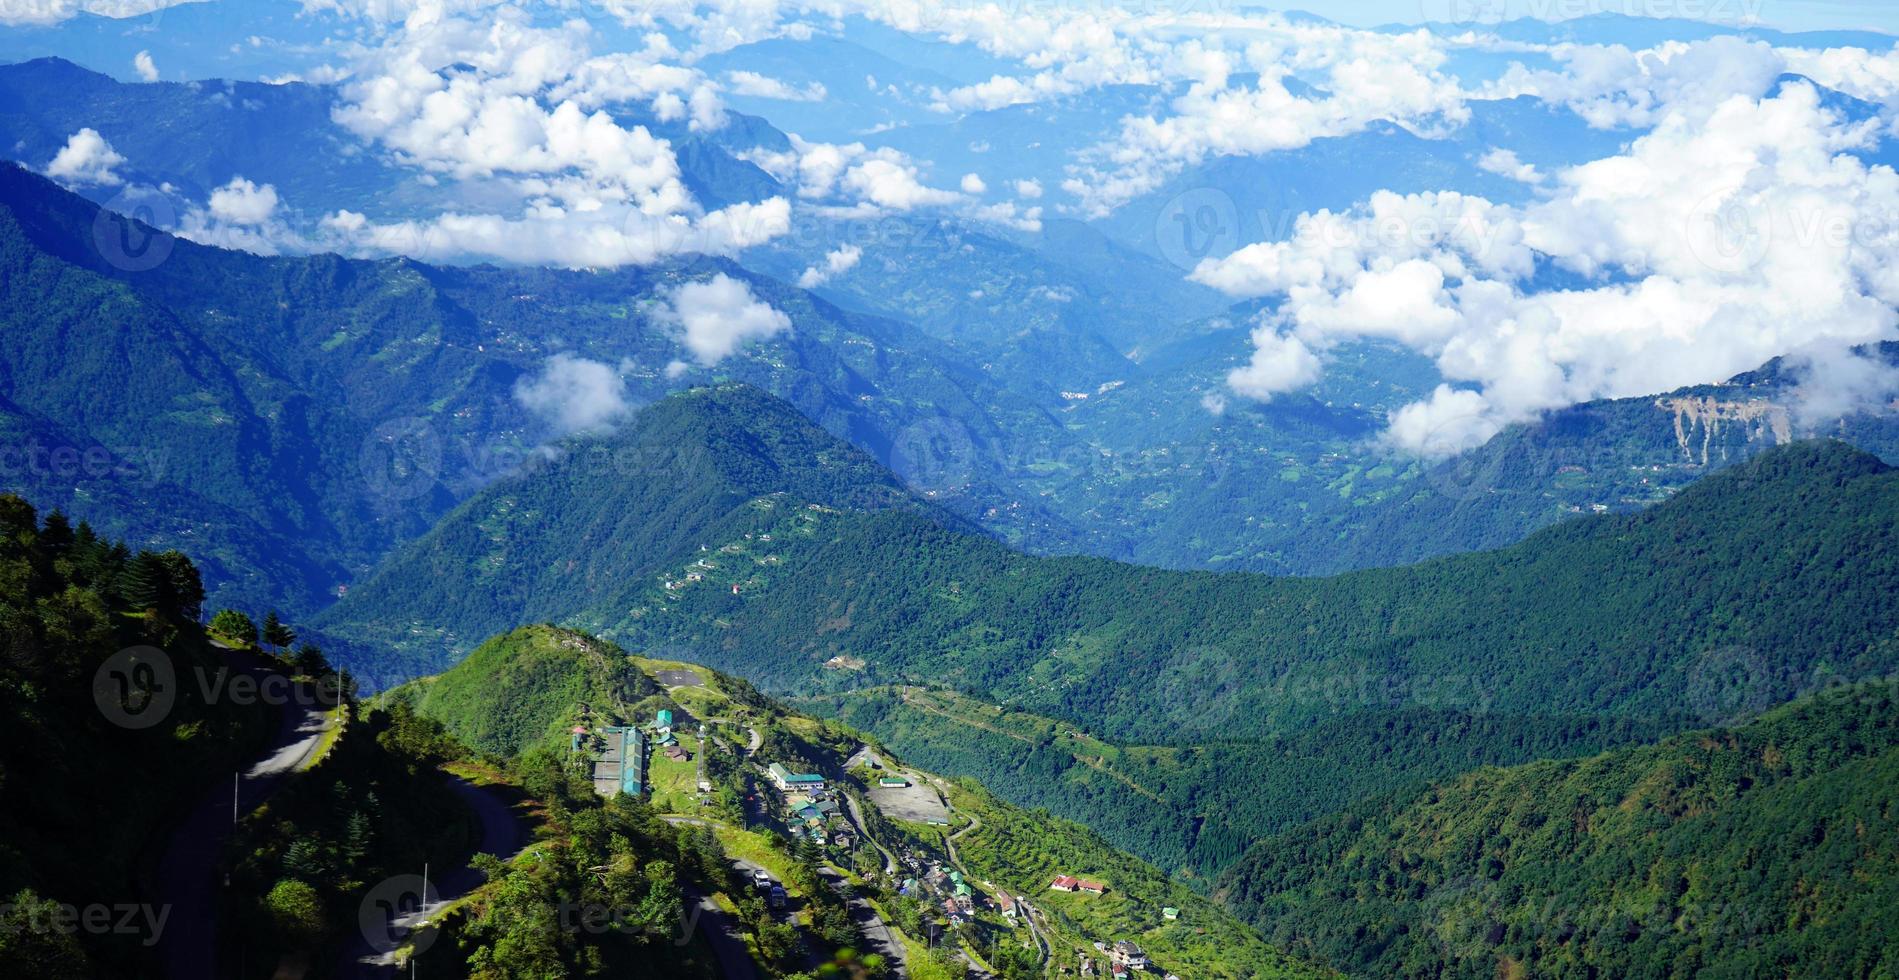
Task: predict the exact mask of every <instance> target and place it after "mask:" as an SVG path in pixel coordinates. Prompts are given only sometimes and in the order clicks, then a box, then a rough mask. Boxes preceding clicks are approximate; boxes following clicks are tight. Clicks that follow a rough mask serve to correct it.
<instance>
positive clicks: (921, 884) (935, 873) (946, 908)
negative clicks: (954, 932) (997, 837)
mask: <svg viewBox="0 0 1899 980" xmlns="http://www.w3.org/2000/svg"><path fill="white" fill-rule="evenodd" d="M911 863H912V864H913V865H914V864H917V863H918V862H916V861H915V859H914V858H912V859H911ZM897 894H899V895H905V896H908V897H910V898H915V899H917V900H918V901H920V902H923V903H924V904H926V905H931V904H935V905H939V906H940V907H941V908H942V910H943V915H944V917H945V918H946V919H948V920H949V924H950V927H951V928H957V927H960V926H962V925H963V924H964V923H966V922H969V921H971V920H973V919H974V918H975V917H976V913H977V912H978V911H979V910H980V909H982V908H983V907H984V906H985V905H986V904H987V903H986V902H985V900H984V897H983V893H982V892H980V891H978V890H976V889H975V888H973V887H971V886H970V884H969V882H968V881H967V880H965V879H964V878H963V873H962V872H961V871H958V870H956V869H955V868H951V867H947V866H945V865H943V864H941V863H939V862H937V861H930V862H928V863H927V864H926V865H924V868H923V870H922V877H921V878H905V879H904V880H903V883H902V884H900V885H899V886H898V887H897ZM1005 903H1006V904H1005ZM995 906H996V908H999V909H1001V910H1002V914H1003V915H1005V916H1008V917H1009V918H1011V919H1013V918H1015V917H1016V915H1017V914H1018V912H1019V909H1018V903H1017V902H1016V900H1015V899H1012V898H1010V897H1009V896H1008V895H1007V894H1006V893H1003V894H1001V895H1000V897H999V899H998V901H997V902H996V903H995Z"/></svg>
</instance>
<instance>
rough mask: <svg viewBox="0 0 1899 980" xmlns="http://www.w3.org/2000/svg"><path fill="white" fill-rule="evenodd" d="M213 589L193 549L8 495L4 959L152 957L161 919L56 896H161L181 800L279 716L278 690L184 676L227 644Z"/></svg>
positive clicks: (65, 969) (1, 759)
mask: <svg viewBox="0 0 1899 980" xmlns="http://www.w3.org/2000/svg"><path fill="white" fill-rule="evenodd" d="M203 599H204V592H203V588H202V586H201V584H200V582H199V578H198V572H197V570H196V568H195V567H194V566H193V565H192V564H191V562H190V561H189V560H188V559H186V558H185V557H184V556H183V555H180V554H178V553H176V552H166V553H154V552H148V551H142V552H133V551H131V550H130V549H128V548H127V547H126V546H125V545H123V544H120V543H117V542H113V541H108V540H105V539H103V538H101V537H100V536H98V535H97V534H96V533H94V531H93V530H92V528H91V527H89V526H87V525H85V524H83V523H81V524H79V525H78V526H76V527H75V526H74V525H72V524H71V523H70V522H68V520H67V519H66V517H65V515H63V514H61V513H59V512H57V511H54V512H51V513H48V514H47V515H46V516H45V518H44V520H42V519H41V518H40V516H39V514H38V513H37V512H36V511H35V510H34V508H33V507H32V506H31V505H29V504H28V503H27V502H26V501H24V500H21V499H20V498H18V497H12V496H0V652H3V653H4V656H0V702H4V704H5V706H6V709H5V710H4V711H0V794H4V799H5V805H4V806H0V902H4V904H5V909H6V911H5V922H4V928H0V962H6V963H8V964H9V965H10V972H13V973H14V974H15V975H24V976H36V977H77V976H92V975H98V976H126V975H131V974H135V973H138V972H140V971H142V970H145V969H149V968H150V966H151V964H152V962H153V960H152V957H153V956H154V955H155V953H154V947H155V946H156V943H157V941H158V939H159V937H160V935H161V933H162V929H163V925H162V924H161V923H158V922H157V921H155V920H154V921H150V922H146V923H143V924H142V925H141V926H140V927H139V928H137V929H128V930H122V931H121V930H112V931H107V932H104V933H95V932H87V933H80V932H77V931H75V930H62V929H58V928H55V927H52V925H53V923H54V922H56V920H55V919H51V918H48V915H50V914H51V913H50V912H49V911H48V910H49V909H50V910H52V911H57V909H58V908H59V907H60V906H66V907H72V908H79V909H84V908H88V907H107V908H114V907H116V908H125V907H141V906H147V905H149V904H150V898H151V896H150V893H149V891H148V890H147V889H146V888H145V887H143V885H142V883H141V878H142V876H143V874H144V873H145V872H146V871H147V870H148V869H149V868H150V863H149V862H151V861H152V860H154V854H153V845H154V844H155V843H160V842H162V840H163V837H162V836H161V835H162V832H163V830H164V828H165V827H166V826H167V825H168V824H169V823H170V822H171V821H172V820H173V819H175V817H176V816H177V814H176V807H177V806H178V805H179V802H180V801H181V800H182V799H188V798H189V797H190V796H191V795H195V794H196V793H197V792H200V791H203V790H205V789H208V788H209V786H208V780H209V779H212V778H215V777H216V775H217V774H222V773H227V772H229V771H230V770H231V768H232V767H233V766H234V765H235V764H236V763H237V762H238V760H240V759H242V758H244V757H245V755H246V754H247V753H248V751H249V750H250V749H251V747H252V746H254V745H257V744H260V743H261V741H262V739H263V738H264V736H265V734H266V732H267V730H268V729H269V728H270V727H272V720H271V715H270V713H269V712H268V711H267V710H266V709H265V708H264V707H262V706H261V705H255V704H237V703H233V702H232V701H231V700H230V699H215V698H207V697H206V695H205V693H204V691H203V689H202V688H201V687H199V686H198V685H196V684H194V683H190V682H189V681H188V680H187V681H186V682H185V683H182V684H181V683H176V681H178V680H185V679H187V678H190V677H192V676H194V675H197V674H198V673H199V672H200V671H204V672H207V673H210V672H215V671H217V670H218V669H219V668H220V667H221V666H222V664H223V662H224V657H223V655H222V654H221V653H220V652H219V651H216V650H213V649H212V648H211V647H210V645H209V644H208V643H207V642H206V640H205V638H204V635H203V633H202V631H201V630H200V629H199V628H198V618H199V615H200V611H201V609H200V605H201V603H202V602H203ZM102 777H103V778H102Z"/></svg>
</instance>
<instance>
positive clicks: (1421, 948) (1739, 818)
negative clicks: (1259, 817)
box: [1222, 682, 1899, 980]
mask: <svg viewBox="0 0 1899 980" xmlns="http://www.w3.org/2000/svg"><path fill="white" fill-rule="evenodd" d="M1895 868H1899V687H1895V686H1894V685H1893V684H1891V683H1885V682H1882V683H1872V684H1866V685H1858V686H1852V687H1842V688H1838V689H1834V690H1832V691H1829V692H1827V693H1824V694H1820V695H1816V696H1814V697H1811V698H1808V699H1805V700H1802V701H1800V702H1797V703H1795V704H1793V705H1790V706H1787V707H1783V708H1779V709H1776V710H1774V711H1772V712H1769V713H1768V714H1766V715H1764V716H1762V717H1761V718H1759V719H1758V720H1756V721H1753V722H1750V723H1748V724H1746V725H1743V726H1741V727H1739V728H1732V729H1724V730H1713V731H1706V732H1696V733H1692V734H1685V735H1681V736H1678V737H1675V738H1672V739H1669V740H1668V741H1665V742H1662V743H1660V744H1658V745H1653V746H1644V747H1640V748H1629V749H1620V750H1616V751H1612V752H1608V753H1605V754H1602V755H1599V756H1594V757H1591V758H1588V759H1581V760H1575V761H1567V762H1539V763H1534V764H1531V765H1527V766H1520V767H1516V768H1510V769H1483V770H1479V771H1477V772H1473V773H1470V774H1468V775H1465V776H1461V777H1458V778H1454V779H1448V780H1445V781H1443V782H1440V783H1437V784H1435V785H1432V786H1430V787H1428V788H1425V789H1422V790H1418V791H1414V792H1410V793H1406V794H1402V795H1399V796H1396V797H1393V798H1391V799H1389V800H1386V801H1383V802H1380V803H1377V804H1369V805H1363V806H1359V807H1355V808H1353V809H1351V810H1349V811H1347V812H1345V813H1342V814H1338V815H1335V816H1331V817H1327V818H1325V819H1323V820H1319V821H1316V822H1314V823H1312V824H1309V825H1307V826H1305V827H1302V828H1299V829H1297V830H1293V831H1290V832H1288V833H1285V834H1283V835H1280V836H1277V837H1273V838H1270V839H1267V840H1265V841H1262V842H1261V843H1260V844H1259V846H1258V847H1256V848H1255V849H1254V850H1253V851H1252V853H1251V854H1250V855H1249V856H1248V858H1247V860H1246V861H1245V862H1244V863H1243V864H1241V865H1240V866H1238V867H1236V868H1235V869H1234V870H1233V871H1232V872H1231V873H1230V874H1229V875H1228V876H1227V878H1226V879H1225V881H1224V882H1223V884H1222V894H1223V896H1224V897H1225V898H1226V900H1227V901H1228V902H1229V903H1230V904H1231V905H1232V906H1233V907H1234V908H1235V909H1236V910H1238V911H1240V912H1241V913H1242V914H1244V915H1245V916H1246V917H1247V918H1248V919H1249V920H1251V921H1252V922H1254V923H1255V924H1257V925H1258V926H1259V927H1260V928H1261V929H1262V930H1264V931H1265V933H1266V934H1267V936H1268V937H1269V938H1271V939H1273V940H1275V941H1277V942H1279V943H1282V944H1284V945H1286V946H1287V947H1289V948H1291V949H1294V950H1296V951H1301V952H1304V953H1308V954H1310V955H1314V956H1317V957H1319V958H1321V959H1323V960H1325V961H1328V962H1330V963H1332V964H1334V965H1336V966H1338V967H1340V968H1342V969H1345V970H1348V971H1350V972H1352V973H1354V974H1356V975H1359V976H1365V977H1399V976H1403V977H1467V978H1473V980H1476V978H1488V977H1495V976H1538V977H1602V976H1614V977H1655V978H1663V977H1709V976H1734V977H1741V976H1801V977H1854V976H1857V977H1880V976H1891V975H1893V974H1894V973H1895V972H1896V971H1899V946H1895V945H1894V943H1893V941H1892V927H1893V911H1894V909H1899V877H1895V875H1894V873H1893V872H1894V869H1895Z"/></svg>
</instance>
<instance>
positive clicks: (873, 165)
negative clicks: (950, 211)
mask: <svg viewBox="0 0 1899 980" xmlns="http://www.w3.org/2000/svg"><path fill="white" fill-rule="evenodd" d="M842 184H843V187H844V188H845V189H847V190H850V191H852V192H855V194H856V195H857V196H858V197H860V198H862V199H863V200H864V201H866V202H869V203H870V204H874V205H876V206H877V207H880V208H887V209H889V210H891V211H909V210H912V209H914V208H920V207H928V206H934V205H944V204H954V203H956V201H957V200H958V198H957V195H956V194H955V193H954V192H952V191H945V190H938V189H936V188H934V187H928V186H925V185H924V184H923V182H922V181H921V180H919V179H918V178H917V168H916V167H915V166H913V165H911V164H908V163H899V162H897V161H893V160H888V159H884V158H881V157H879V158H875V159H870V160H865V161H864V162H863V163H860V164H857V165H856V166H853V167H852V168H851V169H849V170H848V171H845V173H844V178H843V181H842Z"/></svg>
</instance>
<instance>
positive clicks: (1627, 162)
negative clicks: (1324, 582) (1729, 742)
mask: <svg viewBox="0 0 1899 980" xmlns="http://www.w3.org/2000/svg"><path fill="white" fill-rule="evenodd" d="M1877 126H1878V123H1877V122H1873V123H1853V122H1850V121H1848V120H1844V119H1842V118H1840V117H1838V116H1837V115H1835V114H1834V113H1832V112H1831V111H1830V110H1828V109H1827V108H1825V107H1824V106H1823V105H1822V104H1821V102H1820V98H1819V95H1818V93H1817V92H1816V91H1815V90H1814V89H1813V88H1812V87H1811V86H1807V85H1793V86H1789V87H1788V88H1786V89H1785V90H1784V92H1783V93H1782V94H1780V95H1778V96H1776V97H1774V98H1768V99H1754V98H1749V97H1745V96H1737V97H1732V98H1729V99H1727V100H1726V101H1724V102H1722V103H1720V104H1719V105H1717V106H1715V107H1713V108H1712V109H1709V110H1708V111H1707V113H1706V115H1705V118H1700V119H1698V118H1696V117H1695V116H1694V115H1693V114H1690V113H1687V112H1677V113H1671V114H1669V115H1668V116H1667V117H1666V118H1665V119H1664V120H1663V121H1662V123H1661V124H1660V125H1659V126H1657V127H1656V129H1655V130H1654V131H1653V132H1652V133H1650V134H1648V135H1646V136H1643V137H1641V138H1639V139H1637V140H1635V141H1634V142H1633V143H1632V144H1631V145H1630V146H1629V148H1628V150H1627V152H1625V153H1624V154H1622V155H1619V156H1614V157H1610V158H1607V159H1603V160H1597V161H1594V162H1591V163H1587V164H1583V165H1580V166H1576V167H1571V168H1568V169H1566V170H1563V171H1560V172H1558V173H1556V174H1554V175H1553V176H1552V178H1551V180H1550V181H1549V183H1550V190H1549V191H1548V192H1547V195H1546V197H1545V199H1542V200H1539V201H1536V202H1534V203H1532V204H1529V205H1525V206H1523V207H1507V206H1501V205H1495V204H1492V203H1490V202H1488V201H1483V200H1481V199H1477V198H1471V197H1467V196H1463V195H1457V194H1448V193H1446V194H1423V195H1408V196H1400V195H1396V194H1390V193H1380V194H1377V195H1374V196H1373V198H1372V199H1371V200H1370V201H1369V202H1368V203H1367V205H1366V206H1365V207H1363V208H1361V209H1357V210H1355V211H1354V212H1351V213H1348V214H1332V213H1329V212H1319V213H1316V214H1309V215H1304V216H1302V217H1301V218H1300V220H1299V222H1298V223H1297V227H1296V229H1295V233H1294V235H1293V236H1292V238H1291V239H1289V240H1288V241H1285V242H1279V243H1270V244H1260V245H1253V246H1249V247H1247V248H1244V249H1241V250H1239V251H1237V252H1235V253H1233V254H1232V255H1230V256H1228V257H1227V258H1225V259H1222V260H1217V261H1209V262H1206V263H1203V264H1202V265H1201V266H1200V267H1199V268H1198V269H1196V270H1195V272H1194V274H1193V278H1195V279H1196V280H1198V281H1200V282H1203V283H1206V284H1208V285H1212V286H1215V287H1217V288H1220V289H1222V290H1225V291H1226V292H1228V293H1230V294H1233V295H1236V296H1277V297H1280V303H1279V305H1278V307H1277V308H1276V310H1275V312H1274V313H1273V314H1272V315H1271V316H1270V317H1269V318H1268V319H1267V321H1266V322H1265V323H1263V324H1262V325H1261V327H1260V328H1259V329H1258V330H1257V331H1256V332H1255V334H1254V347H1255V351H1254V356H1253V362H1252V364H1251V365H1249V367H1247V368H1243V369H1241V370H1240V371H1236V372H1235V373H1234V376H1233V378H1231V379H1230V384H1231V387H1232V388H1233V389H1234V390H1235V391H1236V392H1238V393H1240V394H1244V395H1249V396H1252V397H1269V396H1271V395H1273V394H1277V393H1279V392H1283V391H1286V390H1290V389H1291V388H1294V387H1298V386H1301V385H1303V384H1306V383H1310V381H1311V380H1313V379H1314V378H1316V376H1317V367H1318V363H1319V361H1320V360H1322V355H1323V353H1324V352H1325V351H1326V350H1327V349H1329V348H1330V347H1332V346H1334V345H1336V344H1338V343H1341V342H1344V341H1347V340H1351V339H1357V338H1379V339H1387V340H1393V341H1396V342H1399V343H1402V344H1405V345H1406V346H1409V347H1411V348H1413V349H1415V350H1417V351H1419V352H1421V353H1424V354H1426V355H1428V356H1430V357H1432V358H1434V359H1435V360H1436V362H1437V367H1438V370H1439V371H1440V372H1441V373H1442V374H1443V375H1444V377H1445V378H1446V379H1447V380H1449V381H1450V382H1451V383H1452V385H1453V386H1454V387H1450V388H1446V389H1444V390H1441V391H1439V392H1438V393H1436V394H1434V395H1433V396H1432V398H1431V399H1429V400H1427V401H1425V402H1421V403H1419V404H1417V405H1412V406H1406V407H1405V408H1403V409H1401V410H1399V411H1398V412H1396V413H1394V414H1393V416H1392V419H1391V429H1390V431H1389V433H1388V435H1389V438H1390V439H1391V440H1392V441H1393V443H1394V444H1397V445H1401V446H1404V447H1406V448H1408V449H1411V450H1413V451H1417V452H1423V453H1432V454H1441V453H1443V452H1447V451H1450V450H1452V449H1456V448H1462V447H1463V445H1467V444H1468V441H1474V440H1478V439H1481V438H1483V437H1485V436H1487V435H1488V434H1490V433H1491V432H1494V431H1495V430H1496V429H1497V428H1498V427H1499V426H1501V425H1503V424H1507V423H1509V422H1514V421H1518V420H1523V419H1528V418H1532V417H1534V416H1535V415H1537V414H1538V413H1540V412H1543V411H1546V410H1549V409H1552V408H1556V407H1560V406H1563V405H1569V404H1573V403H1576V402H1579V401H1585V400H1589V399H1593V398H1604V397H1630V396H1636V395H1643V394H1650V393H1654V392H1660V391H1667V390H1670V389H1673V388H1677V387H1681V386H1684V385H1690V384H1699V383H1709V382H1716V381H1721V380H1724V379H1726V378H1728V377H1731V376H1733V375H1734V374H1737V373H1739V372H1741V371H1744V370H1748V369H1750V368H1753V367H1755V366H1757V365H1759V364H1761V363H1763V362H1765V361H1767V360H1769V359H1771V358H1773V357H1775V356H1779V355H1783V354H1795V355H1797V356H1798V358H1799V360H1800V361H1801V363H1803V364H1806V365H1809V367H1810V370H1811V371H1812V372H1813V375H1814V378H1815V379H1817V380H1813V381H1811V382H1810V383H1809V385H1808V388H1809V389H1810V390H1815V391H1817V390H1821V389H1825V388H1827V387H1829V386H1831V387H1832V388H1833V389H1834V390H1836V391H1848V392H1857V393H1858V394H1855V395H1853V396H1852V397H1848V398H1836V399H1832V400H1830V401H1829V400H1828V399H1819V398H1808V399H1807V402H1808V403H1809V404H1810V406H1811V408H1812V410H1813V411H1821V410H1832V411H1837V410H1839V409H1840V407H1841V405H1843V404H1847V403H1859V404H1866V403H1868V399H1875V400H1876V399H1877V398H1879V397H1880V395H1879V392H1881V391H1882V390H1886V389H1885V388H1884V387H1883V386H1884V385H1885V384H1886V376H1885V375H1884V374H1882V373H1880V372H1874V371H1870V370H1868V369H1866V368H1865V366H1864V364H1862V363H1856V362H1854V361H1852V360H1849V359H1846V358H1845V357H1844V356H1843V354H1842V353H1841V352H1843V351H1844V350H1846V349H1847V348H1850V347H1852V346H1855V345H1859V344H1865V343H1869V342H1874V341H1879V340H1890V339H1895V338H1899V314H1895V310H1894V306H1895V304H1899V273H1895V272H1894V270H1895V269H1899V224H1895V220H1894V216H1895V215H1899V174H1895V173H1894V171H1893V170H1892V169H1891V168H1888V167H1885V166H1870V167H1869V166H1867V165H1866V164H1864V163H1862V162H1861V161H1860V160H1859V159H1857V158H1856V157H1854V156H1852V155H1850V154H1848V153H1847V152H1846V151H1848V150H1853V149H1857V148H1862V147H1865V146H1867V145H1869V141H1870V140H1872V139H1874V138H1875V132H1876V128H1877ZM1546 267H1554V268H1556V269H1559V270H1562V271H1564V272H1566V273H1568V274H1569V275H1570V276H1571V277H1573V278H1575V280H1576V284H1575V285H1572V286H1568V287H1567V288H1560V289H1540V288H1539V287H1538V285H1537V279H1538V276H1537V272H1538V270H1539V269H1541V268H1546ZM1834 374H1838V377H1837V378H1834V377H1833V376H1832V375H1834ZM1460 420H1462V421H1460ZM1460 440H1464V442H1461V443H1460Z"/></svg>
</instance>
